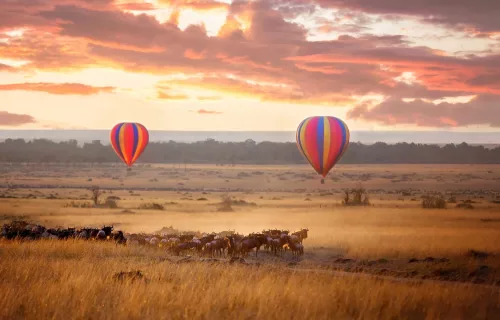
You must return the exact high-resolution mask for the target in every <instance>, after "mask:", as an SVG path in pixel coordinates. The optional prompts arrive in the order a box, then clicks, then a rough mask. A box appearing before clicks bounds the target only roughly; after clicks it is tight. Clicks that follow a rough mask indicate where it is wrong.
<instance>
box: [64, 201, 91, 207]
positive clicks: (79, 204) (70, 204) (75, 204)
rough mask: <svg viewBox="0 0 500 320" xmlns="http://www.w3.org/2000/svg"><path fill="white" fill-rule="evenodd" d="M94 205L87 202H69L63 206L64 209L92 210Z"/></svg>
mask: <svg viewBox="0 0 500 320" xmlns="http://www.w3.org/2000/svg"><path fill="white" fill-rule="evenodd" d="M93 207H94V204H93V203H91V202H88V201H83V202H77V201H71V202H68V203H66V204H65V205H64V208H93Z"/></svg>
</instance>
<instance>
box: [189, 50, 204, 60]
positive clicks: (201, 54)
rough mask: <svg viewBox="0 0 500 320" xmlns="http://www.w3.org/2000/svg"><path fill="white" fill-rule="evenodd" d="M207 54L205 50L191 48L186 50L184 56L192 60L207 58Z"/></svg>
mask: <svg viewBox="0 0 500 320" xmlns="http://www.w3.org/2000/svg"><path fill="white" fill-rule="evenodd" d="M205 54H206V52H205V51H203V52H196V51H194V50H191V49H187V50H186V51H184V57H186V58H188V59H192V60H201V59H205Z"/></svg>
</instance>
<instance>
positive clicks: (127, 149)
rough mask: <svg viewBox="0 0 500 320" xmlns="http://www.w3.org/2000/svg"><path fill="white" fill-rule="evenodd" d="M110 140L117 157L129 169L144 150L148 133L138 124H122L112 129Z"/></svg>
mask: <svg viewBox="0 0 500 320" xmlns="http://www.w3.org/2000/svg"><path fill="white" fill-rule="evenodd" d="M110 140H111V146H112V147H113V150H115V152H116V154H117V155H118V157H120V159H122V161H123V162H124V163H125V164H126V165H127V166H129V167H131V166H132V165H133V164H134V162H136V161H137V159H138V158H139V156H140V155H141V154H142V152H143V151H144V150H145V149H146V146H147V145H148V143H149V132H148V130H147V129H146V128H145V127H144V126H143V125H142V124H140V123H128V122H123V123H119V124H117V125H115V126H114V127H113V129H112V130H111V135H110Z"/></svg>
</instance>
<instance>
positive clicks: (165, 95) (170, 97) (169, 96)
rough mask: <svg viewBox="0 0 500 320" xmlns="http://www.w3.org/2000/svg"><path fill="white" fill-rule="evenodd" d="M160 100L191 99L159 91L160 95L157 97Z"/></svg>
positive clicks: (182, 95)
mask: <svg viewBox="0 0 500 320" xmlns="http://www.w3.org/2000/svg"><path fill="white" fill-rule="evenodd" d="M156 97H157V98H158V99H162V100H187V99H189V97H188V96H187V95H184V94H169V93H166V92H163V91H158V95H157V96H156Z"/></svg>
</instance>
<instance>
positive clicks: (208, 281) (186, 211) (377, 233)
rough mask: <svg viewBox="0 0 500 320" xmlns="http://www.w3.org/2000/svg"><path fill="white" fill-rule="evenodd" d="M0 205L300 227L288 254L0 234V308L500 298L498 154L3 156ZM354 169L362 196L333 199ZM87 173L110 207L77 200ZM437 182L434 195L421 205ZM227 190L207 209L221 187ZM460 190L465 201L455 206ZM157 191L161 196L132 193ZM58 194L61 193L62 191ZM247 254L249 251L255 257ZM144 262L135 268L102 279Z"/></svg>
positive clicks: (86, 221)
mask: <svg viewBox="0 0 500 320" xmlns="http://www.w3.org/2000/svg"><path fill="white" fill-rule="evenodd" d="M2 182H3V186H4V188H3V189H1V190H0V197H2V199H0V219H1V220H2V221H3V222H8V221H11V220H14V219H24V220H29V221H33V222H36V223H41V224H44V225H47V226H53V227H55V226H58V225H60V226H75V227H83V226H102V225H103V224H113V225H114V226H115V229H121V230H124V231H126V232H148V233H152V232H155V231H158V230H159V229H161V228H162V227H165V226H173V227H174V228H176V229H179V230H201V231H207V232H211V231H215V232H219V231H223V230H230V229H233V230H236V231H238V232H241V233H250V232H255V231H256V232H259V231H261V230H263V229H269V228H282V229H289V230H296V229H299V228H302V227H307V228H309V230H310V231H309V238H308V239H306V240H305V241H304V246H305V255H304V256H303V257H302V258H301V260H300V261H294V260H292V258H291V256H286V257H285V258H275V257H273V256H272V255H270V254H262V255H259V257H258V258H257V259H256V258H254V257H253V256H251V257H250V258H249V259H248V261H249V262H251V263H253V264H251V265H229V264H227V263H225V262H224V261H221V262H218V263H208V262H203V261H193V262H191V263H182V261H183V260H179V261H178V259H179V258H176V257H171V256H169V255H167V254H166V253H165V252H164V251H162V250H161V249H156V248H144V247H118V248H117V247H116V246H115V245H114V244H96V243H92V242H90V243H87V242H75V241H69V242H66V241H64V242H60V241H56V242H50V241H40V242H24V243H23V242H7V241H0V261H1V263H0V290H1V292H2V295H1V296H0V318H5V319H17V318H19V319H21V318H22V319H27V318H34V317H35V316H36V317H37V318H55V319H61V318H64V317H65V316H68V315H70V317H71V318H74V319H84V318H85V319H87V318H89V317H92V318H97V319H111V318H120V319H122V318H128V319H136V318H145V317H152V318H154V319H177V318H190V319H192V318H206V319H225V318H235V317H236V318H241V319H306V318H307V319H326V318H328V319H331V318H336V319H374V318H377V319H391V318H398V319H494V318H496V316H497V315H498V313H499V312H500V295H499V288H500V286H499V285H500V231H499V230H500V204H499V203H498V200H500V198H499V197H500V183H499V182H500V166H469V165H467V166H436V165H434V166H431V165H429V166H423V165H418V166H417V165H414V166H393V165H391V166H381V165H377V166H339V167H338V169H336V170H334V171H333V174H332V175H331V176H330V177H329V178H328V179H327V181H326V183H325V184H320V183H319V179H318V178H317V176H315V175H314V174H312V173H311V169H310V168H308V167H306V166H297V167H272V166H266V167H259V166H253V167H249V166H236V167H216V166H201V165H200V166H189V165H188V166H187V167H186V168H184V166H183V165H182V166H164V165H147V166H143V167H138V168H135V169H134V170H133V171H132V172H127V171H125V170H124V169H123V168H122V167H113V166H103V165H90V164H89V165H81V166H79V167H77V166H64V165H45V166H42V165H24V166H18V165H5V166H4V168H3V172H2V175H1V176H0V184H2ZM359 184H362V185H363V186H364V187H365V188H367V189H368V191H369V196H370V202H371V205H370V206H353V207H346V206H343V205H342V197H343V194H342V189H343V188H352V187H355V186H358V185H359ZM92 185H99V186H100V187H101V188H102V189H103V190H104V191H105V192H106V193H105V194H103V195H102V197H101V198H102V199H103V200H104V199H105V198H106V197H108V196H113V197H117V198H118V199H119V200H118V201H117V203H118V208H117V209H108V208H75V207H74V206H75V205H74V203H84V202H89V201H90V193H89V192H88V191H87V188H89V187H90V186H92ZM429 193H440V194H441V195H442V196H443V197H444V198H445V199H446V200H447V201H448V203H447V208H446V209H422V208H421V205H420V204H421V197H422V196H425V195H426V194H429ZM224 194H228V195H230V196H231V197H233V199H234V200H243V201H240V202H237V203H238V204H239V205H236V204H235V205H233V207H234V212H218V211H217V204H218V203H219V202H220V200H221V196H222V195H224ZM466 202H467V203H469V204H470V205H471V206H472V208H473V209H468V210H467V209H462V208H457V207H456V205H457V204H460V203H466ZM150 203H158V204H161V205H163V206H164V209H163V210H145V209H138V208H139V207H140V206H141V204H150ZM68 206H69V207H68ZM256 263H258V264H259V265H258V266H257V265H256ZM131 270H141V271H142V272H143V273H144V275H145V278H144V279H142V280H139V281H134V282H132V281H125V282H124V283H122V282H119V281H116V280H114V279H113V275H114V274H115V273H117V272H120V271H131Z"/></svg>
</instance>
